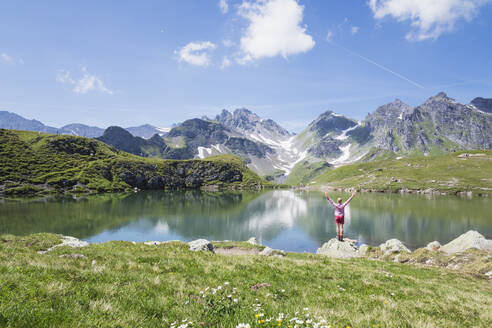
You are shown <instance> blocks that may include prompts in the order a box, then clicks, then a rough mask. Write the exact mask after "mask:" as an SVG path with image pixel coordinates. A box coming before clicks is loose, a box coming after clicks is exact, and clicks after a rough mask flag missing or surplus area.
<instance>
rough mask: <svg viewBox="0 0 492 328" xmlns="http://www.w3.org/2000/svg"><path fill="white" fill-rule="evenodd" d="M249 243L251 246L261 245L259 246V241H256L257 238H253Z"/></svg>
mask: <svg viewBox="0 0 492 328" xmlns="http://www.w3.org/2000/svg"><path fill="white" fill-rule="evenodd" d="M247 243H250V244H251V245H259V244H258V240H257V239H256V237H251V238H249V239H248V241H247Z"/></svg>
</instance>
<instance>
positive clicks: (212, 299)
mask: <svg viewBox="0 0 492 328" xmlns="http://www.w3.org/2000/svg"><path fill="white" fill-rule="evenodd" d="M59 241H60V238H59V237H58V236H57V235H52V234H35V235H29V236H25V237H15V236H11V235H3V236H0V326H6V327H175V328H176V327H248V325H249V327H332V328H334V327H343V328H346V327H490V326H492V312H491V311H490V309H491V307H492V285H491V284H490V282H489V281H487V280H485V279H483V278H482V279H480V278H477V277H475V276H473V275H470V274H466V273H462V272H455V271H452V270H448V269H442V268H421V267H419V266H415V265H410V264H399V263H393V262H390V261H381V260H369V259H351V260H336V259H330V258H326V257H322V256H318V255H314V254H307V253H306V254H294V253H289V254H288V255H287V256H286V257H284V258H272V257H263V256H259V255H245V256H225V255H220V254H212V253H210V252H191V251H189V250H188V246H187V245H186V244H184V243H181V242H169V243H165V244H161V245H157V246H155V245H145V244H143V243H137V244H133V243H131V242H108V243H104V244H91V245H90V246H88V247H84V248H69V247H66V246H62V247H57V248H55V249H53V250H52V251H50V252H47V253H45V254H38V252H37V251H39V250H45V249H47V248H48V247H50V246H52V245H55V244H57V243H59ZM230 246H231V245H229V243H223V244H222V245H220V244H217V245H216V247H230ZM243 246H244V245H243Z"/></svg>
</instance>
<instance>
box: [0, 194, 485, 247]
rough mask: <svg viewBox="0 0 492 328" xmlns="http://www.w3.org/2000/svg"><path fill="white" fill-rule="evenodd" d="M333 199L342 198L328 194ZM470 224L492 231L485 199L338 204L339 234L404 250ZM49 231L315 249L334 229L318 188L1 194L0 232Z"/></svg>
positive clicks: (387, 197)
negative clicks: (396, 243)
mask: <svg viewBox="0 0 492 328" xmlns="http://www.w3.org/2000/svg"><path fill="white" fill-rule="evenodd" d="M330 196H331V197H332V198H336V197H342V198H343V199H344V200H345V199H347V198H348V197H349V195H348V194H346V193H336V192H333V193H330ZM470 229H473V230H477V231H479V232H480V233H482V234H483V235H484V236H485V237H487V238H490V237H492V199H491V198H488V197H471V198H463V197H456V196H427V195H399V194H383V193H358V194H357V195H356V197H355V198H354V199H353V200H352V202H351V204H350V206H348V207H347V208H346V210H345V237H347V238H351V239H357V240H358V242H359V243H360V244H362V243H365V244H368V245H379V244H380V243H383V242H384V241H386V240H388V239H391V238H397V239H399V240H401V241H402V242H403V243H404V244H405V245H407V247H409V248H410V249H416V248H419V247H423V246H425V245H426V244H427V243H429V242H431V241H434V240H438V241H439V242H441V244H444V243H447V242H449V241H450V240H452V239H454V238H456V237H457V236H459V235H460V234H462V233H464V232H466V231H468V230H470ZM38 232H52V233H59V234H63V235H68V236H74V237H77V238H79V239H83V240H86V241H88V242H90V243H101V242H106V241H111V240H126V241H136V242H142V241H153V240H156V241H166V240H182V241H190V240H194V239H198V238H205V239H208V240H235V241H241V240H248V239H249V238H250V237H256V238H257V240H258V241H259V242H260V243H261V244H264V245H266V246H269V247H272V248H276V249H282V250H285V251H294V252H316V249H317V248H318V247H320V246H321V245H322V244H323V243H325V242H326V241H328V240H329V239H331V238H333V237H335V236H336V230H335V224H334V222H333V208H332V207H331V206H330V204H329V203H328V202H327V201H326V199H325V198H324V196H323V194H322V193H321V192H319V191H298V190H267V191H263V192H249V191H242V192H231V191H228V192H205V191H169V192H168V191H142V192H137V193H126V194H103V195H92V196H81V197H55V198H49V199H30V200H7V199H2V200H0V234H14V235H26V234H31V233H38Z"/></svg>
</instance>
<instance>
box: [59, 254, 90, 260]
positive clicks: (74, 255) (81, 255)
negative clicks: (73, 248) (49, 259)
mask: <svg viewBox="0 0 492 328" xmlns="http://www.w3.org/2000/svg"><path fill="white" fill-rule="evenodd" d="M58 257H71V258H73V259H83V258H85V257H86V256H85V255H84V254H77V253H74V254H62V255H60V256H58Z"/></svg>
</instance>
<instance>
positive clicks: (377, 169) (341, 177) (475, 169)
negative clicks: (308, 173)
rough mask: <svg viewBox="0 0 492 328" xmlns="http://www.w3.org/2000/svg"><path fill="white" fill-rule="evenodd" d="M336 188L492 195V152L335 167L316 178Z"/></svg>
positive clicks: (319, 182)
mask: <svg viewBox="0 0 492 328" xmlns="http://www.w3.org/2000/svg"><path fill="white" fill-rule="evenodd" d="M313 184H314V185H318V186H330V187H334V188H356V189H367V190H371V189H372V190H376V191H385V190H388V191H399V190H406V189H410V190H426V189H428V192H431V191H435V190H437V191H441V192H447V193H456V192H460V191H473V192H474V193H477V194H491V193H492V151H490V150H486V151H469V152H457V153H450V154H444V155H436V156H428V157H426V156H423V155H418V156H411V157H406V158H399V157H397V158H385V159H376V160H373V161H371V162H366V163H354V164H349V165H345V166H342V167H339V168H336V169H334V170H332V171H330V172H327V173H325V174H323V175H321V176H319V177H316V178H314V179H313Z"/></svg>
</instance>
